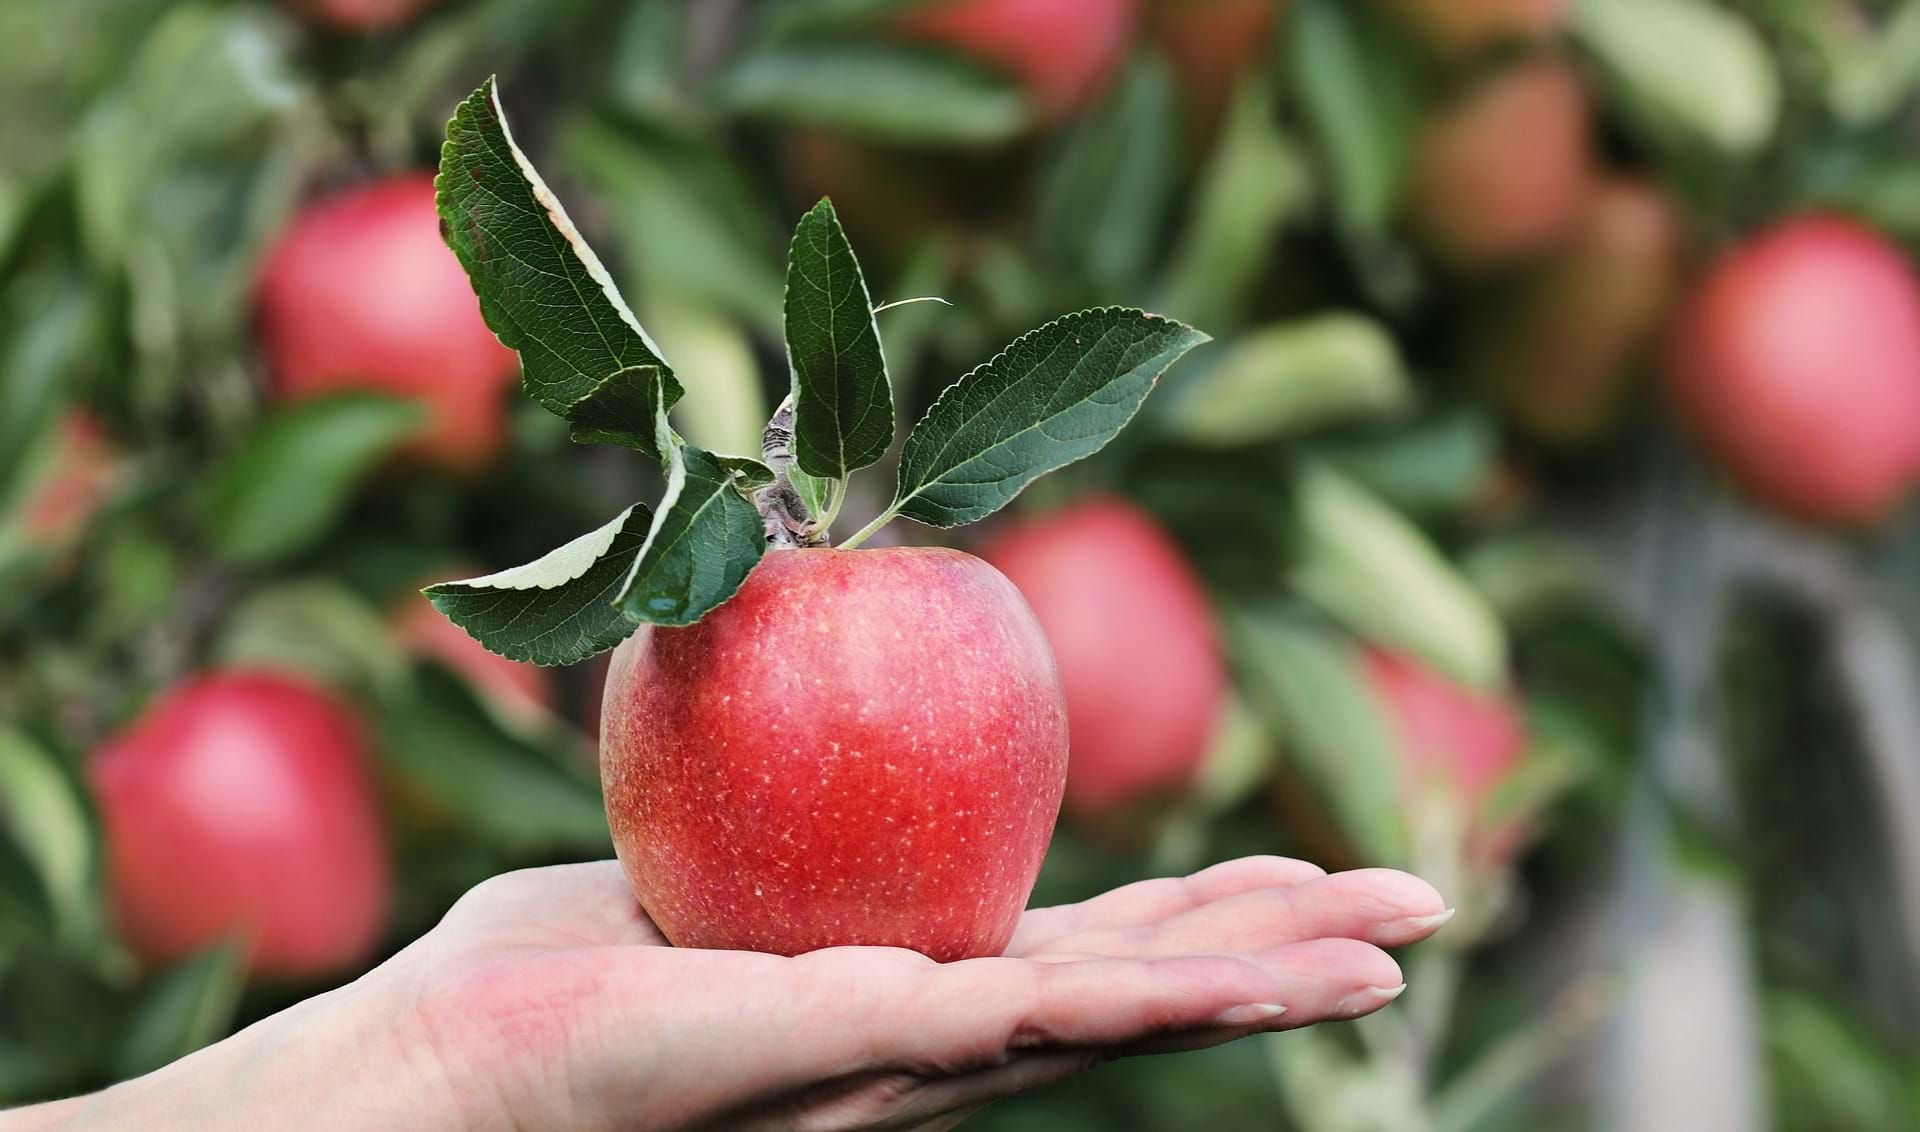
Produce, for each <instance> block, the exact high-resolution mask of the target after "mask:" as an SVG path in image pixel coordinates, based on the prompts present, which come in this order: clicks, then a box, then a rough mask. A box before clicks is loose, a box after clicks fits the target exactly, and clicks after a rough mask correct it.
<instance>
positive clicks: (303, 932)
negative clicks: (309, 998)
mask: <svg viewBox="0 0 1920 1132" xmlns="http://www.w3.org/2000/svg"><path fill="white" fill-rule="evenodd" d="M366 761H367V751H366V744H365V742H364V740H363V739H362V737H361V732H360V726H359V724H358V722H357V721H356V720H355V718H354V717H353V715H352V714H351V713H350V712H349V711H348V710H347V708H346V707H345V706H344V705H342V704H340V703H338V702H337V701H335V700H334V699H333V698H332V697H330V696H329V695H327V694H325V693H323V692H321V691H319V690H318V689H316V688H314V687H312V686H310V685H308V684H307V683H305V682H304V681H302V680H299V679H297V678H295V677H292V676H289V675H283V674H280V673H275V672H268V671H264V670H232V671H226V672H219V673H214V674H209V675H203V676H200V677H198V678H196V679H193V680H190V681H188V682H186V683H184V684H181V685H179V686H177V687H175V688H174V689H172V690H171V691H169V692H167V693H166V694H165V695H163V696H162V697H161V698H160V699H159V700H158V701H157V702H155V703H154V704H153V705H152V706H150V707H149V708H148V709H147V711H146V712H145V713H144V714H143V715H141V716H140V718H139V719H137V720H136V721H134V723H133V724H132V726H130V727H128V728H127V729H126V730H125V731H123V732H121V734H119V735H118V736H117V737H115V738H114V739H112V740H110V741H109V742H108V743H107V744H106V745H105V746H104V747H103V748H101V750H100V751H99V752H98V753H97V755H96V756H95V758H94V759H93V761H92V764H91V767H90V773H91V778H92V781H93V786H94V791H95V794H96V796H97V798H98V801H99V806H100V817H101V823H102V825H103V827H104V829H105V834H106V842H107V847H108V854H109V861H110V867H111V881H112V890H113V901H114V906H115V910H116V912H117V915H118V920H119V924H120V928H121V930H122V932H123V934H124V936H125V938H126V941H127V942H128V943H129V944H130V945H131V946H132V947H133V949H134V950H135V951H136V952H138V953H139V954H140V955H141V957H142V958H144V959H146V960H147V961H148V962H150V963H155V964H161V963H168V962H171V961H173V960H176V959H180V958H182V957H184V956H187V955H190V954H192V953H194V952H196V951H199V950H201V949H203V948H206V947H210V946H212V945H214V944H216V943H219V942H220V941H221V940H222V939H225V938H228V937H230V936H237V937H240V938H242V939H244V941H245V944H246V948H247V956H248V964H249V967H250V969H251V970H253V971H254V972H256V973H258V974H261V975H268V976H274V977H283V978H302V977H309V976H315V975H322V974H326V973H329V972H333V971H338V970H341V969H344V968H346V967H348V966H350V965H351V964H353V963H355V962H356V961H358V960H361V959H364V958H365V957H366V955H367V953H368V952H369V951H370V950H371V949H372V947H373V945H374V944H375V942H376V941H377V940H378V938H379V935H380V930H381V924H382V919H383V917H384V915H385V910H386V904H387V890H388V875H387V856H386V848H385V845H384V843H383V839H382V835H381V824H380V813H379V808H378V806H377V805H376V802H375V798H374V788H373V785H372V782H371V781H370V779H369V777H368V768H367V766H366Z"/></svg>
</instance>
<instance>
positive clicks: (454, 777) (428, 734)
mask: <svg viewBox="0 0 1920 1132" xmlns="http://www.w3.org/2000/svg"><path fill="white" fill-rule="evenodd" d="M419 676H420V688H421V694H420V695H418V696H413V697H408V698H406V699H402V700H395V701H393V702H391V703H389V704H387V705H386V706H385V708H384V710H383V711H382V714H381V720H380V724H381V735H382V739H383V741H382V742H381V743H380V745H379V750H380V756H381V758H382V759H384V760H385V761H386V764H387V766H388V767H389V768H390V769H391V771H392V772H393V774H394V775H395V776H396V777H397V778H399V779H400V780H401V781H402V782H403V783H405V784H406V785H407V786H409V787H410V788H412V789H415V790H418V791H420V792H421V793H422V794H423V795H425V796H426V797H427V798H429V799H431V800H432V801H433V802H435V803H436V804H438V805H439V806H441V807H443V808H444V809H445V810H447V811H448V812H449V813H451V814H453V815H454V816H455V817H456V818H457V819H458V820H460V821H461V822H462V823H463V824H465V825H466V826H468V827H469V828H471V829H472V830H474V831H475V832H477V833H479V834H481V835H482V836H484V837H485V838H487V839H488V840H489V841H490V842H491V843H494V844H497V845H499V846H501V847H503V848H511V849H516V850H550V851H568V852H575V853H604V852H605V851H606V849H607V842H608V835H607V818H606V809H605V807H604V806H603V805H602V804H601V801H600V792H599V790H598V789H596V788H595V785H594V784H593V783H592V782H590V781H588V780H586V779H584V778H581V777H578V776H576V775H574V774H571V773H569V772H568V771H566V770H564V769H562V768H561V767H560V766H559V765H558V764H557V763H555V762H554V760H553V759H551V758H550V757H548V756H547V755H546V754H545V753H544V752H543V751H541V750H539V749H537V748H535V747H533V746H530V745H529V744H528V743H526V742H525V741H523V740H521V739H518V738H516V737H515V736H513V735H510V734H509V733H507V732H506V731H505V730H503V729H502V728H501V727H500V726H499V724H498V723H496V722H495V721H494V720H493V718H492V717H491V716H490V715H488V713H487V711H486V709H485V708H484V707H483V706H482V705H481V704H480V703H479V702H478V701H477V700H476V699H475V698H474V697H473V695H472V694H471V693H470V692H469V691H468V690H467V689H466V688H464V687H462V686H461V685H460V683H459V682H458V681H457V680H456V679H455V678H454V677H453V676H452V675H450V674H448V673H446V672H443V671H440V670H438V669H436V668H433V667H431V666H426V667H423V668H422V669H421V670H420V673H419Z"/></svg>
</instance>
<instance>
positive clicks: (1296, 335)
mask: <svg viewBox="0 0 1920 1132" xmlns="http://www.w3.org/2000/svg"><path fill="white" fill-rule="evenodd" d="M1412 399H1413V391H1412V389H1411V388H1410V387H1409V385H1408V382H1407V374H1406V367H1405V366H1404V365H1403V364H1402V362H1401V360H1400V351H1399V348H1398V347H1397V346H1395V345H1394V341H1393V338H1392V336H1391V335H1389V334H1388V333H1387V332H1386V331H1385V330H1384V329H1382V328H1381V326H1380V324H1379V323H1376V322H1374V321H1373V320H1372V319H1370V318H1366V317H1364V316H1361V315H1352V314H1331V315H1323V316H1321V317H1319V318H1312V319H1304V320H1301V321H1299V322H1289V323H1282V324H1280V325H1277V326H1269V327H1265V328H1263V329H1260V330H1256V331H1254V332H1253V333H1251V334H1248V335H1246V336H1244V337H1242V338H1240V339H1238V340H1236V341H1235V342H1234V343H1233V344H1232V345H1231V346H1230V347H1229V348H1228V349H1227V351H1226V354H1225V355H1224V356H1223V357H1221V358H1220V360H1219V361H1218V362H1217V363H1215V364H1214V366H1213V368H1212V369H1209V370H1208V371H1206V372H1205V373H1204V374H1202V375H1201V376H1200V377H1198V378H1197V379H1195V380H1193V381H1190V382H1188V383H1187V386H1186V388H1185V389H1184V390H1183V391H1182V393H1181V396H1180V398H1179V400H1177V401H1176V402H1175V403H1174V406H1173V410H1172V412H1171V413H1170V414H1169V420H1168V425H1169V427H1170V428H1171V429H1172V431H1173V433H1174V434H1175V435H1176V436H1178V437H1179V438H1180V439H1182V440H1184V441H1187V442H1189V443H1191V444H1196V445H1199V446H1201V447H1206V448H1232V447H1237V446H1239V445H1242V444H1252V443H1257V442H1260V441H1266V440H1273V439H1276V438H1279V437H1286V436H1292V435H1296V434H1298V433H1302V432H1307V431H1310V430H1312V429H1316V428H1321V427H1324V426H1326V425H1329V424H1338V423H1344V422H1346V421H1350V420H1354V419H1356V418H1365V417H1378V416H1384V415H1387V414H1390V413H1393V412H1396V411H1398V410H1401V409H1405V408H1406V407H1407V406H1408V405H1410V404H1411V402H1412Z"/></svg>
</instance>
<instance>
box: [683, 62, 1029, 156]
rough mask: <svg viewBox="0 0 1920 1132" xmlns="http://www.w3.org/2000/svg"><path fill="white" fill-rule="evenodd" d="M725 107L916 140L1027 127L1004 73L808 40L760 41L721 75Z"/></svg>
mask: <svg viewBox="0 0 1920 1132" xmlns="http://www.w3.org/2000/svg"><path fill="white" fill-rule="evenodd" d="M709 94H710V95H711V97H712V98H713V100H714V101H715V102H717V103H718V104H719V106H720V107H721V108H722V109H725V110H729V111H732V112H734V113H738V114H743V115H747V116H751V117H759V118H768V119H773V120H776V121H781V122H789V123H793V124H797V125H806V126H820V127H825V128H830V129H833V130H836V131H840V132H843V133H848V134H857V135H861V136H865V137H868V138H874V139H879V140H886V141H897V142H911V143H915V144H919V145H940V144H974V145H988V144H992V143H994V142H1002V141H1007V140H1009V139H1011V138H1013V137H1014V136H1015V135H1017V134H1019V133H1020V132H1021V131H1023V130H1025V129H1026V127H1027V125H1028V122H1029V114H1028V108H1027V103H1026V98H1025V96H1024V95H1023V94H1022V93H1021V92H1020V90H1019V89H1018V88H1017V87H1015V86H1014V85H1013V84H1012V83H1011V82H1009V81H1008V80H1007V79H1006V78H1004V77H1003V76H1001V75H998V74H995V73H994V72H992V71H990V70H988V69H986V68H984V67H980V66H978V65H975V64H973V63H971V62H968V61H965V60H961V59H958V58H955V57H953V56H951V55H947V54H944V53H941V52H937V51H933V50H929V49H924V48H915V47H908V46H901V45H887V44H846V43H828V42H821V41H814V40H809V41H806V42H803V43H794V44H779V45H773V46H768V47H763V48H761V49H759V50H756V51H754V52H752V53H750V54H748V55H747V56H746V57H745V58H743V59H741V60H740V61H739V62H738V63H735V64H734V65H733V66H732V67H731V68H729V69H728V70H727V71H725V72H724V73H722V74H721V75H720V77H719V78H718V79H717V80H715V82H714V84H713V86H712V87H711V88H710V91H709Z"/></svg>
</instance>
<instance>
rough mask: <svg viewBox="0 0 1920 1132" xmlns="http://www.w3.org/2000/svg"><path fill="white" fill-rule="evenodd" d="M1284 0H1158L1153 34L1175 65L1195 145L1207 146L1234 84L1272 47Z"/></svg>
mask: <svg viewBox="0 0 1920 1132" xmlns="http://www.w3.org/2000/svg"><path fill="white" fill-rule="evenodd" d="M1281 6H1282V0H1154V4H1153V7H1152V8H1151V9H1150V10H1149V12H1148V21H1149V25H1150V27H1151V30H1152V34H1153V40H1154V42H1155V43H1156V44H1157V45H1158V46H1159V48H1160V51H1161V52H1162V53H1163V54H1164V55H1165V56H1166V57H1167V62H1168V64H1169V65H1170V66H1171V67H1172V68H1173V76H1174V81H1175V82H1176V83H1177V84H1178V85H1179V88H1180V101H1181V108H1182V111H1183V112H1184V114H1185V116H1186V123H1187V132H1188V138H1189V140H1190V141H1191V142H1193V148H1194V149H1195V150H1201V149H1204V148H1206V145H1207V142H1208V141H1209V139H1211V138H1212V137H1213V135H1214V133H1215V132H1216V131H1217V130H1218V128H1219V125H1220V120H1221V119H1222V118H1223V117H1224V116H1225V114H1226V110H1227V103H1228V102H1229V101H1230V100H1231V99H1232V97H1233V88H1234V86H1235V84H1237V83H1238V82H1239V81H1240V77H1241V75H1243V74H1244V73H1245V72H1246V71H1247V70H1248V69H1249V68H1251V67H1253V66H1255V65H1256V64H1258V63H1259V62H1260V60H1261V59H1262V58H1264V57H1265V56H1267V55H1269V54H1271V53H1272V51H1273V41H1274V31H1273V28H1274V23H1275V21H1276V20H1277V19H1278V18H1279V15H1280V9H1281Z"/></svg>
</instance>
